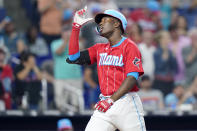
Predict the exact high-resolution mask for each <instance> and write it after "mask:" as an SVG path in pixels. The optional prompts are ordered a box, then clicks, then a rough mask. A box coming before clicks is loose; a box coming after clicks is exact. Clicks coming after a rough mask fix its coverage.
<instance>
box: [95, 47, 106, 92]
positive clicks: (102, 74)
mask: <svg viewBox="0 0 197 131" xmlns="http://www.w3.org/2000/svg"><path fill="white" fill-rule="evenodd" d="M103 52H104V49H103ZM97 58H98V57H97ZM101 68H102V69H103V73H102V81H101V83H100V85H103V81H104V76H105V75H104V66H101ZM100 88H101V91H102V87H101V86H100Z"/></svg>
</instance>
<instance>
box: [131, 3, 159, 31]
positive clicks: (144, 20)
mask: <svg viewBox="0 0 197 131" xmlns="http://www.w3.org/2000/svg"><path fill="white" fill-rule="evenodd" d="M159 8H160V5H159V3H158V2H157V1H155V0H148V1H147V3H146V7H145V8H140V9H136V10H134V11H132V12H131V16H130V17H131V19H132V20H133V22H136V23H138V24H139V25H140V26H141V27H142V29H143V30H146V31H152V32H156V31H158V30H160V29H161V28H162V24H161V21H160V12H159Z"/></svg>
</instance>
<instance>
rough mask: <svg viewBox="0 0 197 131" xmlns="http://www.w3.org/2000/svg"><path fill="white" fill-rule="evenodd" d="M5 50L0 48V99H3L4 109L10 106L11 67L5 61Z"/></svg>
mask: <svg viewBox="0 0 197 131" xmlns="http://www.w3.org/2000/svg"><path fill="white" fill-rule="evenodd" d="M6 55H7V54H6V51H5V50H4V48H2V47H1V48H0V99H2V100H3V101H4V104H5V107H6V109H11V107H12V98H11V97H12V80H13V71H12V68H11V67H10V66H9V65H8V64H7V63H6Z"/></svg>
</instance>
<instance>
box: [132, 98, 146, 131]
mask: <svg viewBox="0 0 197 131" xmlns="http://www.w3.org/2000/svg"><path fill="white" fill-rule="evenodd" d="M132 98H133V102H134V105H135V109H136V111H137V115H138V119H139V121H140V125H141V129H142V131H144V128H143V125H142V121H141V119H140V113H139V111H138V108H137V105H136V103H135V99H134V97H133V96H132Z"/></svg>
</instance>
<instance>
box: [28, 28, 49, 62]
mask: <svg viewBox="0 0 197 131" xmlns="http://www.w3.org/2000/svg"><path fill="white" fill-rule="evenodd" d="M26 42H27V45H28V49H29V51H30V52H32V53H33V54H35V55H36V58H37V60H38V61H37V62H38V63H37V64H38V65H41V64H42V63H43V61H44V60H45V59H46V58H47V57H49V55H50V54H49V49H48V46H47V43H46V42H45V40H44V39H43V38H42V37H41V36H40V35H39V34H38V29H37V28H36V27H35V26H30V27H29V28H28V29H27V32H26Z"/></svg>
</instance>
